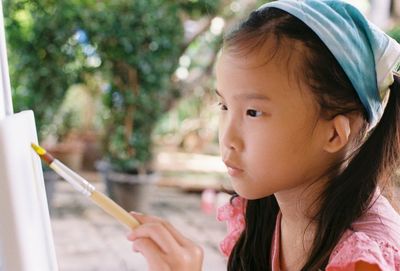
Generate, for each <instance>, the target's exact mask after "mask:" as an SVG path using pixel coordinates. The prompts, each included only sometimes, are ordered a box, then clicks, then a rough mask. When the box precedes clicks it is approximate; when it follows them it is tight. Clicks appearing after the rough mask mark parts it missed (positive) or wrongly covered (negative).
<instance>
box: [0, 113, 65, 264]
mask: <svg viewBox="0 0 400 271" xmlns="http://www.w3.org/2000/svg"><path fill="white" fill-rule="evenodd" d="M31 142H33V143H37V136H36V127H35V121H34V117H33V112H32V111H24V112H21V113H17V114H13V115H11V116H6V117H5V118H4V119H1V120H0V253H1V254H0V261H1V263H0V270H1V271H9V270H10V271H11V270H12V271H28V270H29V271H56V270H57V269H58V268H57V263H56V257H55V250H54V245H53V237H52V233H51V226H50V218H49V212H48V206H47V201H46V194H45V188H44V181H43V173H42V167H41V163H40V158H39V157H38V156H37V155H36V154H35V153H34V151H33V150H32V149H31V147H30V144H31Z"/></svg>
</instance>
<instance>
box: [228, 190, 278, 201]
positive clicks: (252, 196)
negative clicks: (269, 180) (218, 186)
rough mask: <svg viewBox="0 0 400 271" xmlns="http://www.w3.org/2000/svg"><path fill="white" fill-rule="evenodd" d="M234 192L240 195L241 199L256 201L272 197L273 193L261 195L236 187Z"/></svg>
mask: <svg viewBox="0 0 400 271" xmlns="http://www.w3.org/2000/svg"><path fill="white" fill-rule="evenodd" d="M234 190H235V192H236V194H238V195H239V196H240V197H242V198H244V199H248V200H256V199H262V198H265V197H268V196H270V195H272V194H273V193H259V192H260V191H257V192H254V191H243V190H241V189H236V188H235V187H234Z"/></svg>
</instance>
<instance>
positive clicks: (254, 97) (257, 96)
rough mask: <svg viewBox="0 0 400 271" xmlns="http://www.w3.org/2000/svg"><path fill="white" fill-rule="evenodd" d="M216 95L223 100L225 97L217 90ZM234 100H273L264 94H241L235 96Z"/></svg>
mask: <svg viewBox="0 0 400 271" xmlns="http://www.w3.org/2000/svg"><path fill="white" fill-rule="evenodd" d="M215 93H216V94H217V95H218V96H219V97H221V98H223V96H222V95H221V93H219V92H218V90H217V89H215ZM234 98H236V99H241V98H244V99H246V100H271V99H270V98H269V97H267V96H265V95H263V94H260V93H241V94H237V95H235V96H234Z"/></svg>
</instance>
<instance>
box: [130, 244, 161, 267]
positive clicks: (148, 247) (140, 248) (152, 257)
mask: <svg viewBox="0 0 400 271" xmlns="http://www.w3.org/2000/svg"><path fill="white" fill-rule="evenodd" d="M132 249H133V251H135V252H139V253H141V254H142V255H143V256H144V257H145V258H146V261H147V265H148V268H149V270H157V271H158V270H168V265H167V263H166V262H165V261H164V257H163V255H164V254H163V252H162V251H161V250H160V247H159V246H157V244H155V243H154V242H153V241H152V240H150V239H148V238H140V239H137V240H136V241H135V242H134V243H133V245H132Z"/></svg>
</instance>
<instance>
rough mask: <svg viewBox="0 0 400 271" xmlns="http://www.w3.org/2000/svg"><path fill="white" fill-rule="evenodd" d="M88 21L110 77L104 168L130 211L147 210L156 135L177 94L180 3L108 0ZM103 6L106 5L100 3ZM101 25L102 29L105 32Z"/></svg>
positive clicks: (112, 190)
mask: <svg viewBox="0 0 400 271" xmlns="http://www.w3.org/2000/svg"><path fill="white" fill-rule="evenodd" d="M104 3H105V4H106V5H107V12H99V11H98V10H96V9H92V10H91V11H90V14H89V13H88V14H87V16H88V18H87V20H86V19H84V21H85V22H87V23H86V24H85V30H86V31H87V33H88V37H89V39H90V43H91V44H93V46H94V47H95V48H96V52H97V54H98V56H99V57H100V59H101V61H102V64H101V67H100V69H102V71H103V74H104V77H105V78H107V79H108V82H109V84H108V87H107V88H106V89H105V94H104V101H105V105H106V108H107V110H108V112H106V114H105V115H106V117H105V131H106V132H105V134H104V153H105V157H104V161H103V162H102V163H100V166H99V169H100V170H101V171H102V172H103V176H104V180H105V183H106V187H107V192H108V193H109V194H110V196H111V197H112V198H113V199H114V200H116V201H117V202H118V203H119V204H121V205H122V206H123V207H124V208H126V209H135V210H139V209H143V208H145V207H143V205H142V203H143V202H145V200H144V199H143V198H142V197H141V196H142V195H143V194H145V193H144V192H143V191H142V189H143V188H144V189H146V185H143V184H148V183H149V175H151V173H152V172H153V168H152V165H151V161H152V158H153V152H152V138H151V134H152V131H153V128H154V127H155V124H156V122H157V120H158V119H159V118H160V116H161V115H162V114H163V113H164V112H165V110H166V109H167V107H168V103H170V101H171V99H173V98H174V96H176V93H175V92H173V91H171V88H170V85H169V83H170V78H171V76H172V74H173V73H174V71H175V69H176V67H177V64H178V59H179V56H180V46H181V44H182V43H183V27H182V23H181V21H180V18H179V16H178V14H179V12H178V8H179V6H178V5H177V4H175V3H174V2H173V1H156V0H151V1H148V0H139V1H105V2H104ZM99 8H103V7H100V5H99ZM99 25H101V31H99Z"/></svg>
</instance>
